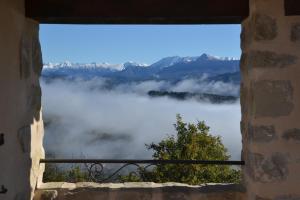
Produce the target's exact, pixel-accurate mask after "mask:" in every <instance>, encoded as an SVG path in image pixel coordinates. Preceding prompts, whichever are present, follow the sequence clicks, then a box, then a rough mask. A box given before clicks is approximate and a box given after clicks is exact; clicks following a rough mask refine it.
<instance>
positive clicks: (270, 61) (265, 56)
mask: <svg viewBox="0 0 300 200" xmlns="http://www.w3.org/2000/svg"><path fill="white" fill-rule="evenodd" d="M243 59H244V60H242V61H241V64H242V65H245V66H244V67H247V68H268V69H269V68H284V67H287V66H290V65H293V64H295V63H296V60H297V59H298V58H297V57H296V56H293V55H289V54H277V53H275V52H272V51H251V52H249V53H248V54H247V56H245V57H244V58H243Z"/></svg>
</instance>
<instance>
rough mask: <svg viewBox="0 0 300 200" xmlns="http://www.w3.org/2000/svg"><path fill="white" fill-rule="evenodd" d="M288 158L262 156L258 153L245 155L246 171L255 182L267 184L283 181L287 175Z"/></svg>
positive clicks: (285, 156) (273, 155)
mask: <svg viewBox="0 0 300 200" xmlns="http://www.w3.org/2000/svg"><path fill="white" fill-rule="evenodd" d="M287 157H288V156H287V155H285V154H282V153H274V154H272V155H271V156H264V155H262V154H258V153H250V152H248V153H247V158H246V163H247V165H246V171H247V173H248V174H249V176H250V177H251V178H252V179H253V180H254V181H256V182H261V183H269V182H280V181H284V180H285V179H286V178H287V176H288V174H289V171H288V166H287V165H288V158H287Z"/></svg>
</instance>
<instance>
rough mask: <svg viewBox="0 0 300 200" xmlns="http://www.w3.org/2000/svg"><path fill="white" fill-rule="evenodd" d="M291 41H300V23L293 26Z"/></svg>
mask: <svg viewBox="0 0 300 200" xmlns="http://www.w3.org/2000/svg"><path fill="white" fill-rule="evenodd" d="M291 41H293V42H298V41H300V23H295V24H292V28H291Z"/></svg>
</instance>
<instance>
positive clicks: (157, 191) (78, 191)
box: [34, 182, 245, 200]
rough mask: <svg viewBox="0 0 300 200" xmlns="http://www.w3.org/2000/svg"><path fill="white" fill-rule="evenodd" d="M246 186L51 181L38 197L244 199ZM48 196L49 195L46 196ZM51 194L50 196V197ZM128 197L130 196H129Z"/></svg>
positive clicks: (60, 199) (86, 198) (44, 199)
mask: <svg viewBox="0 0 300 200" xmlns="http://www.w3.org/2000/svg"><path fill="white" fill-rule="evenodd" d="M244 193H245V189H244V188H243V187H242V186H241V185H238V184H215V183H209V184H203V185H196V186H192V185H187V184H181V183H153V182H130V183H104V184H100V183H92V182H80V183H64V182H49V183H43V184H41V185H40V186H39V187H38V188H37V190H36V192H35V198H34V200H48V199H51V200H52V199H55V200H56V199H57V200H63V199H72V200H73V199H74V200H81V199H84V200H101V199H105V200H119V199H122V200H123V199H131V200H135V199H137V200H139V199H147V200H148V199H149V200H152V199H153V200H165V199H166V200H169V199H180V200H181V199H182V200H184V199H204V200H223V199H224V200H225V199H230V200H242V199H243V198H244ZM46 197H47V198H46ZM48 197H49V198H48ZM125 197H126V198H125Z"/></svg>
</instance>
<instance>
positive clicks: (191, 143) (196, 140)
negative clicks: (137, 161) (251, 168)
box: [121, 115, 240, 185]
mask: <svg viewBox="0 0 300 200" xmlns="http://www.w3.org/2000/svg"><path fill="white" fill-rule="evenodd" d="M174 126H175V129H176V132H177V134H176V136H174V135H172V136H168V137H167V138H166V139H163V140H162V141H161V142H159V143H158V144H155V143H152V144H149V145H146V146H147V148H148V149H149V150H153V151H154V153H153V158H154V159H157V160H228V159H229V158H230V155H229V154H228V152H227V149H226V148H225V147H224V145H223V144H222V141H221V137H220V136H213V135H211V134H210V133H209V127H208V126H207V125H206V124H205V122H204V121H199V122H198V123H197V124H191V123H185V122H183V120H182V118H181V116H180V115H177V121H176V124H174ZM137 176H138V177H139V178H140V179H139V180H140V181H154V182H180V183H187V184H192V185H197V184H201V183H207V182H214V183H225V182H227V183H232V182H239V181H240V171H239V170H235V169H233V168H231V167H230V166H224V165H223V166H216V165H184V164H181V165H176V164H167V165H158V166H156V167H154V168H153V169H152V170H149V171H146V170H144V169H143V168H139V169H138V175H132V174H131V175H129V176H122V177H121V179H122V180H123V181H136V180H138V177H137Z"/></svg>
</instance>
